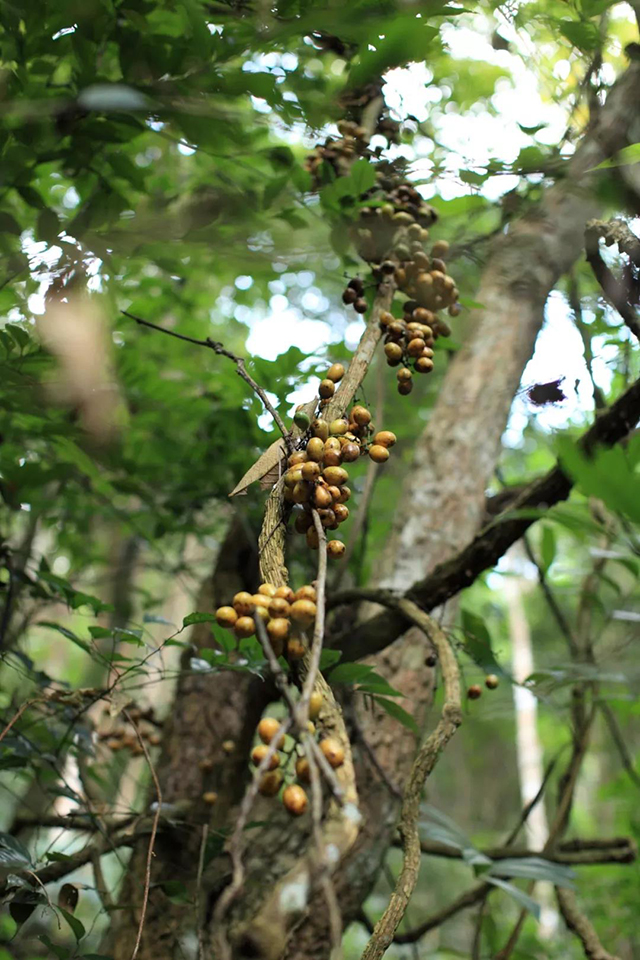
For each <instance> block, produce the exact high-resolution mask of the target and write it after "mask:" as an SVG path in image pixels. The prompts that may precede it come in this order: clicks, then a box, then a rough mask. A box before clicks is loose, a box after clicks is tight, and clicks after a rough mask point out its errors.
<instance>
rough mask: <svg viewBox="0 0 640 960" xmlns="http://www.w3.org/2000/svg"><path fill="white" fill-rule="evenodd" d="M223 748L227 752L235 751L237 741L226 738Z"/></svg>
mask: <svg viewBox="0 0 640 960" xmlns="http://www.w3.org/2000/svg"><path fill="white" fill-rule="evenodd" d="M222 749H223V750H224V752H225V753H233V752H234V750H235V749H236V745H235V742H234V741H233V740H224V741H223V743H222Z"/></svg>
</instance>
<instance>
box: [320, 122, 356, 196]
mask: <svg viewBox="0 0 640 960" xmlns="http://www.w3.org/2000/svg"><path fill="white" fill-rule="evenodd" d="M338 132H339V133H340V137H339V138H335V137H327V139H326V140H325V141H324V143H321V144H318V146H317V147H315V148H314V150H313V152H312V153H310V154H309V156H308V157H307V158H306V161H305V168H306V169H307V170H308V171H309V173H310V174H311V175H312V177H314V179H316V180H317V184H316V186H320V179H319V175H320V173H321V170H320V168H321V167H322V164H323V163H326V164H328V165H329V166H331V167H332V168H333V170H334V171H335V173H336V174H337V175H338V176H339V177H343V176H346V175H347V174H348V173H349V170H350V167H351V164H352V163H353V161H354V160H356V159H357V158H358V157H361V156H363V155H364V154H366V153H367V152H368V148H369V137H368V135H367V130H366V128H365V127H363V126H360V124H358V123H355V122H354V121H353V120H340V121H339V122H338Z"/></svg>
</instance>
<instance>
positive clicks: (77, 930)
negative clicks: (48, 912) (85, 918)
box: [58, 907, 86, 942]
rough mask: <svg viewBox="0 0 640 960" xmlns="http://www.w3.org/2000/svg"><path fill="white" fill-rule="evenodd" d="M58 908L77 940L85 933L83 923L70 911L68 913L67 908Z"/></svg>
mask: <svg viewBox="0 0 640 960" xmlns="http://www.w3.org/2000/svg"><path fill="white" fill-rule="evenodd" d="M58 910H59V911H60V913H61V914H62V916H63V917H64V919H65V920H66V921H67V923H68V924H69V926H70V927H71V930H72V931H73V935H74V937H75V938H76V942H79V941H80V940H82V938H83V937H84V935H85V933H86V930H85V929H84V924H83V923H81V922H80V920H78V918H77V917H74V915H73V914H72V913H69V911H68V910H64V909H63V908H62V907H58Z"/></svg>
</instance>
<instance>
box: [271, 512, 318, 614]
mask: <svg viewBox="0 0 640 960" xmlns="http://www.w3.org/2000/svg"><path fill="white" fill-rule="evenodd" d="M312 525H313V519H312V517H311V514H310V513H307V512H306V511H305V510H301V511H300V512H299V513H297V514H296V519H295V523H294V527H295V529H296V533H306V531H307V530H308V529H309V527H310V526H312ZM274 599H275V600H279V599H282V598H280V597H274ZM272 616H275V614H272Z"/></svg>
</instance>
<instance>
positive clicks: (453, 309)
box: [449, 303, 462, 317]
mask: <svg viewBox="0 0 640 960" xmlns="http://www.w3.org/2000/svg"><path fill="white" fill-rule="evenodd" d="M461 313H462V307H461V306H460V304H459V303H452V304H451V306H450V307H449V316H450V317H459V316H460V314H461Z"/></svg>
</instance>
